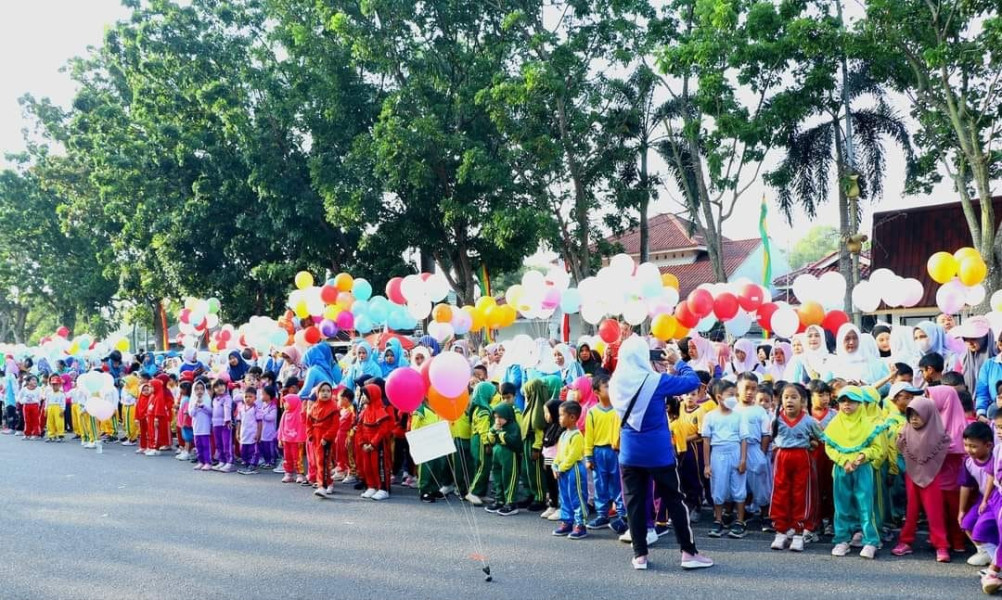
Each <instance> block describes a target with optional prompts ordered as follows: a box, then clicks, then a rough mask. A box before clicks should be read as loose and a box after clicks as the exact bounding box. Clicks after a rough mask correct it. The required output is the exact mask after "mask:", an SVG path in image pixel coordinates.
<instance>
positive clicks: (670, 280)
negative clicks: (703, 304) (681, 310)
mask: <svg viewBox="0 0 1002 600" xmlns="http://www.w3.org/2000/svg"><path fill="white" fill-rule="evenodd" d="M661 285H662V286H664V287H670V288H675V289H676V290H677V289H678V277H675V276H674V275H672V274H671V273H663V274H662V275H661Z"/></svg>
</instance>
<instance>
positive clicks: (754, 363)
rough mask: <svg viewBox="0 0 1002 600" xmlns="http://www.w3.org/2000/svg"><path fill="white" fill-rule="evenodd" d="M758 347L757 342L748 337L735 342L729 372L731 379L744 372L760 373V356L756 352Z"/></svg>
mask: <svg viewBox="0 0 1002 600" xmlns="http://www.w3.org/2000/svg"><path fill="white" fill-rule="evenodd" d="M757 351H758V348H756V347H755V342H753V341H751V340H748V339H744V338H742V339H740V340H738V341H736V342H734V352H733V353H731V363H730V368H729V372H730V374H731V375H732V377H730V379H731V380H733V379H734V378H736V377H737V376H738V375H740V374H742V373H758V372H760V371H761V369H759V366H758V356H757V355H756V354H755V353H756V352H757Z"/></svg>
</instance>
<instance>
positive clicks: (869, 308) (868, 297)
mask: <svg viewBox="0 0 1002 600" xmlns="http://www.w3.org/2000/svg"><path fill="white" fill-rule="evenodd" d="M951 258H952V257H951ZM880 300H881V299H880V290H879V289H877V287H876V286H875V285H873V284H872V283H871V282H869V281H867V280H865V279H864V280H863V281H860V282H859V283H858V284H856V287H854V288H853V289H852V305H853V306H855V307H856V310H859V311H862V312H873V311H875V310H877V308H878V307H879V306H880Z"/></svg>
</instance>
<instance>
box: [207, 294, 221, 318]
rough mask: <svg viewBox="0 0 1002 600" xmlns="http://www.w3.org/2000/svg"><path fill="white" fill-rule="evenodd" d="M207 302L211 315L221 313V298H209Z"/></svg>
mask: <svg viewBox="0 0 1002 600" xmlns="http://www.w3.org/2000/svg"><path fill="white" fill-rule="evenodd" d="M206 304H208V307H209V308H208V310H209V314H210V315H217V314H219V298H209V300H208V301H207V302H206Z"/></svg>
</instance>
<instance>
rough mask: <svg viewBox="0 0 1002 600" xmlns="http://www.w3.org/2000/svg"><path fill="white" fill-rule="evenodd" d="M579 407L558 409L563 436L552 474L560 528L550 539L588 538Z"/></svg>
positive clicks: (568, 405)
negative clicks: (558, 537)
mask: <svg viewBox="0 0 1002 600" xmlns="http://www.w3.org/2000/svg"><path fill="white" fill-rule="evenodd" d="M580 417H581V405H580V404H578V403H577V402H574V401H568V402H564V403H563V404H561V405H560V426H561V427H563V428H564V432H563V433H562V434H561V435H560V441H559V442H558V443H557V458H556V459H555V460H554V461H553V474H554V476H556V478H557V484H558V485H559V486H560V520H561V521H562V523H561V525H560V527H558V528H556V529H554V530H553V535H558V536H561V535H566V536H567V537H568V538H570V539H572V540H580V539H583V538H586V537H588V530H587V529H586V528H585V517H586V514H585V511H586V510H588V509H587V506H588V479H587V470H586V468H585V460H584V436H583V435H581V432H580V431H578V418H580Z"/></svg>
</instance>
